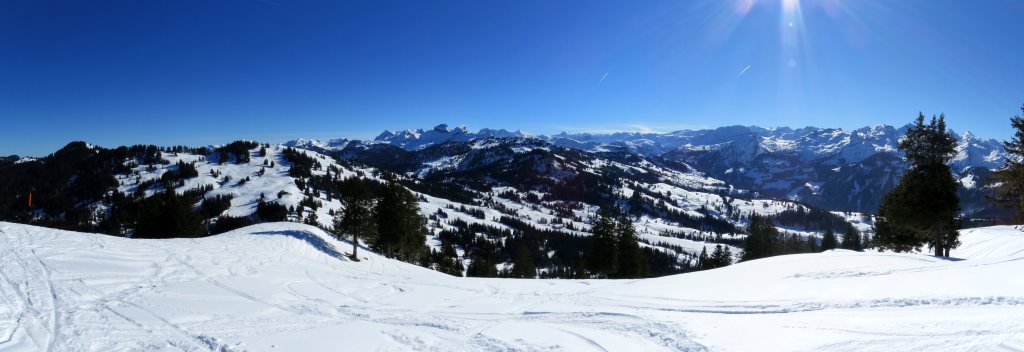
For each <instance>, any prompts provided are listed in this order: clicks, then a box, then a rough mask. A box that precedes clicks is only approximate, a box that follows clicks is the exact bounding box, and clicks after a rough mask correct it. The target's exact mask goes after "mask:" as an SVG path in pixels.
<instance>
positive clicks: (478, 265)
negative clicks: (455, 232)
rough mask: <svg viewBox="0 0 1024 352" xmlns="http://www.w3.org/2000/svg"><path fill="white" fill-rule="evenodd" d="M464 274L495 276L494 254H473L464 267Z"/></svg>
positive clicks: (496, 272)
mask: <svg viewBox="0 0 1024 352" xmlns="http://www.w3.org/2000/svg"><path fill="white" fill-rule="evenodd" d="M466 276H471V277H497V276H498V268H497V267H495V261H494V254H493V253H490V254H477V255H475V256H473V261H472V262H470V263H469V267H468V268H466Z"/></svg>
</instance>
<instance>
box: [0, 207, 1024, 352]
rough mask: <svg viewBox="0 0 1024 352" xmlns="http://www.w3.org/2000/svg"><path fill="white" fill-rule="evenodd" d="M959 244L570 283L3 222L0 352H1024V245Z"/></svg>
mask: <svg viewBox="0 0 1024 352" xmlns="http://www.w3.org/2000/svg"><path fill="white" fill-rule="evenodd" d="M962 240H963V243H964V244H963V246H962V247H961V249H960V250H959V251H954V256H958V255H960V256H962V257H964V258H967V259H964V260H959V261H947V260H942V259H936V258H932V257H928V256H923V255H911V254H907V255H894V254H880V253H857V252H846V251H831V252H826V253H821V254H803V255H791V256H780V257H773V258H768V259H762V260H757V261H753V262H749V263H741V264H737V265H733V266H729V267H726V268H723V269H716V270H710V271H703V272H699V273H691V274H683V275H676V276H668V277H662V278H657V279H645V280H578V281H569V280H514V279H479V278H456V277H451V276H447V275H443V274H440V273H437V272H433V271H430V270H426V269H423V268H420V267H416V266H413V265H409V264H405V263H401V262H396V261H392V260H388V259H385V258H382V257H380V256H377V255H375V254H373V253H370V252H369V251H367V250H360V253H362V255H361V257H362V260H361V261H359V262H353V261H350V260H348V259H346V258H345V255H344V254H345V253H346V252H348V251H349V250H350V249H351V247H350V244H348V243H345V242H340V241H337V240H335V239H333V238H332V237H331V236H330V235H329V234H327V233H324V232H323V231H321V230H319V229H317V228H314V227H309V226H304V225H299V224H293V223H269V224H261V225H255V226H251V227H246V228H243V229H239V230H236V231H233V232H230V233H226V234H221V235H217V236H213V237H208V238H200V239H164V240H138V239H136V240H132V239H125V238H118V237H112V236H104V235H96V234H86V233H75V232H66V231H59V230H52V229H46V228H40V227H33V226H27V225H18V224H10V223H0V350H4V351H8V350H10V351H36V350H43V351H138V350H146V351H241V350H246V351H339V350H351V351H367V350H389V351H391V350H444V351H449V350H456V351H494V350H500V351H512V350H517V351H518V350H524V351H533V350H574V351H602V350H603V351H686V350H695V351H698V350H713V351H750V350H759V351H766V350H836V351H847V350H858V351H860V350H877V351H911V350H915V351H939V350H941V351H967V350H987V349H992V350H1020V349H1022V348H1024V281H1022V280H1017V279H1015V278H1017V277H1019V273H1020V272H1021V271H1022V270H1024V260H1022V259H1024V236H1022V234H1021V232H1019V231H1016V230H1014V229H1012V228H1006V227H1002V228H987V229H975V230H970V231H965V232H964V235H963V236H962ZM993 243H998V244H999V245H998V248H999V249H998V251H997V250H994V248H995V247H992V248H989V247H988V246H989V245H990V244H993ZM961 253H962V255H961Z"/></svg>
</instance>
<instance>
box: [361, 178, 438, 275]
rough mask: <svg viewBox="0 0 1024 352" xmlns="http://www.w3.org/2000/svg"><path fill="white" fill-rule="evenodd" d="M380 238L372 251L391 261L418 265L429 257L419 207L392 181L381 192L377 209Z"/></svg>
mask: <svg viewBox="0 0 1024 352" xmlns="http://www.w3.org/2000/svg"><path fill="white" fill-rule="evenodd" d="M374 213H375V218H376V220H377V234H378V235H377V237H376V239H375V240H374V241H373V242H371V243H372V244H373V247H374V248H375V249H376V250H377V251H378V252H379V253H381V254H384V255H385V256H387V257H389V258H397V259H399V260H402V261H405V262H409V263H417V262H419V261H420V260H421V259H422V256H425V255H428V253H429V250H428V249H427V246H426V242H425V241H424V240H425V236H426V234H427V229H426V226H425V223H426V220H425V219H424V218H423V217H422V216H421V215H420V213H419V203H417V201H416V197H415V196H414V195H413V194H412V193H411V192H409V190H407V189H405V187H402V185H400V184H398V183H397V182H395V181H393V180H389V181H388V182H387V183H386V184H385V185H384V187H382V188H381V196H380V199H379V200H378V201H377V205H376V207H375V208H374Z"/></svg>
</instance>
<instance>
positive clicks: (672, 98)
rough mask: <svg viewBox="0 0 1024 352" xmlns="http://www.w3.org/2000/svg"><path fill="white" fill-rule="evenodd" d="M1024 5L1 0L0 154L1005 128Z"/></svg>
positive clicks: (1015, 89)
mask: <svg viewBox="0 0 1024 352" xmlns="http://www.w3.org/2000/svg"><path fill="white" fill-rule="evenodd" d="M1022 18H1024V2H1022V1H1017V0H975V1H967V0H877V1H875V0H755V1H751V0H702V1H595V0H581V1H556V0H516V1H489V0H487V1H479V0H445V1H422V0H411V1H386V0H359V1H340V0H332V1H289V0H272V1H271V0H262V1H261V0H216V1H214V0H204V1H199V0H175V1H138V0H130V1H117V0H109V1H107V0H105V1H47V0H25V1H21V0H15V1H11V0H6V1H3V0H0V33H3V35H0V154H5V155H6V154H21V155H42V154H46V153H49V152H52V151H54V150H56V149H57V148H59V147H60V146H63V145H64V144H65V143H66V142H68V141H71V140H86V141H90V142H92V143H96V144H100V145H104V146H116V145H122V144H135V143H155V144H161V145H176V144H188V145H205V144H214V143H224V142H227V141H230V140H233V139H237V138H250V139H257V140H261V141H268V142H280V141H285V140H288V139H293V138H299V137H306V138H332V137H360V138H365V137H373V136H374V135H376V134H377V133H379V132H380V131H382V130H384V129H391V130H396V129H407V128H429V127H431V126H433V125H435V124H437V123H441V122H446V123H449V124H452V125H459V124H464V125H467V126H468V127H469V128H470V129H478V128H482V127H491V128H506V129H512V130H515V129H521V130H523V131H526V132H530V133H535V134H547V133H557V132H560V131H563V130H567V131H606V130H654V131H670V130H676V129H693V128H707V127H717V126H723V125H733V124H743V125H760V126H765V127H772V126H792V127H800V126H806V125H814V126H824V127H842V128H848V129H849V128H856V127H861V126H865V125H874V124H891V125H902V124H904V123H907V122H910V121H911V120H912V119H913V118H914V117H915V116H916V114H917V112H918V111H924V112H925V113H926V114H932V113H939V112H945V113H946V115H947V116H948V119H949V124H950V126H951V127H952V128H954V129H957V130H965V129H967V130H971V131H974V132H975V133H977V134H979V135H982V136H986V137H993V138H999V139H1005V138H1007V137H1009V135H1010V132H1009V131H1008V118H1009V117H1010V116H1012V115H1014V114H1016V113H1019V112H1020V111H1019V108H1020V106H1021V104H1022V103H1024V64H1022V58H1024V27H1021V25H1020V23H1021V19H1022Z"/></svg>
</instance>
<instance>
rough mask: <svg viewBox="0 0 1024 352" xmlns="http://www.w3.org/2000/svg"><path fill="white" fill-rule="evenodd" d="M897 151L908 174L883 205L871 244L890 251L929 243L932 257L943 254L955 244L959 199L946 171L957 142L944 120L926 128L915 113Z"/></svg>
mask: <svg viewBox="0 0 1024 352" xmlns="http://www.w3.org/2000/svg"><path fill="white" fill-rule="evenodd" d="M899 148H900V150H901V151H903V153H904V158H905V159H906V161H907V164H908V169H907V171H906V173H904V175H903V177H901V178H900V181H899V184H897V185H896V187H895V188H893V190H891V191H890V192H889V193H888V194H886V195H885V197H884V198H883V200H882V205H881V206H880V207H879V217H880V218H881V221H876V231H875V232H876V236H875V239H874V244H875V245H876V246H878V247H880V248H888V249H892V250H894V251H903V250H909V249H916V248H920V247H921V246H923V245H925V244H928V245H930V246H931V247H932V249H933V250H934V251H935V255H936V256H943V255H946V254H948V252H949V249H950V248H953V247H955V246H957V245H958V244H959V241H958V240H957V237H958V235H959V233H958V232H957V228H958V227H959V225H958V220H957V218H956V217H957V215H958V213H959V211H960V200H959V198H958V197H957V194H956V191H957V183H956V180H954V179H953V175H952V170H951V169H950V167H949V162H950V160H952V158H953V156H954V155H955V154H956V140H955V139H954V138H953V136H952V135H950V134H949V132H948V131H947V130H946V122H945V116H944V115H940V116H939V117H938V118H936V117H932V120H931V123H930V124H925V123H924V114H919V115H918V117H917V120H916V121H915V123H914V126H912V127H911V128H910V129H909V130H907V135H906V137H905V138H904V139H903V140H901V141H900V145H899Z"/></svg>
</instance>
